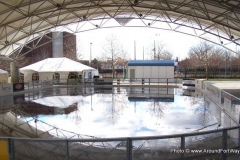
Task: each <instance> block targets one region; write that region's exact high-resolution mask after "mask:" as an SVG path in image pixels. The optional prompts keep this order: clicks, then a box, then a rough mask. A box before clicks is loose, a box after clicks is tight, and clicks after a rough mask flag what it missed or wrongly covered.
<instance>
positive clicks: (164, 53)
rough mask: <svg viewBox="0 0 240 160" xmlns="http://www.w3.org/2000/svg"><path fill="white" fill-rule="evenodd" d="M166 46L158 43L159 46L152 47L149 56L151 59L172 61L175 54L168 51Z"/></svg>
mask: <svg viewBox="0 0 240 160" xmlns="http://www.w3.org/2000/svg"><path fill="white" fill-rule="evenodd" d="M165 46H166V45H165V44H164V43H161V42H158V43H157V44H154V45H153V46H151V47H150V50H148V55H149V56H150V59H157V60H160V59H163V60H171V59H172V56H173V54H172V53H171V52H170V51H168V50H166V49H165V48H166V47H165Z"/></svg>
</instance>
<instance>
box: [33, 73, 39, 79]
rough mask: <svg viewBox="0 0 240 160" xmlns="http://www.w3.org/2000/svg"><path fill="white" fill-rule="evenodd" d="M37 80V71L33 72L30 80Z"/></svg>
mask: <svg viewBox="0 0 240 160" xmlns="http://www.w3.org/2000/svg"><path fill="white" fill-rule="evenodd" d="M38 80H39V74H38V73H33V74H32V81H38Z"/></svg>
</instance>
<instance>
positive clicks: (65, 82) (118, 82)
mask: <svg viewBox="0 0 240 160" xmlns="http://www.w3.org/2000/svg"><path fill="white" fill-rule="evenodd" d="M180 83H181V80H180V79H173V78H151V79H150V78H135V79H120V78H118V79H112V78H103V79H101V78H81V79H54V80H37V81H30V82H23V83H17V84H12V86H10V87H12V88H13V89H12V90H11V89H10V90H9V91H8V92H1V90H0V95H4V94H10V93H12V92H19V91H23V90H34V89H39V88H47V87H56V86H64V87H65V86H66V87H68V86H74V85H85V86H89V85H94V86H101V85H105V86H106V85H110V86H141V87H146V86H151V85H152V86H154V85H158V86H162V87H169V85H171V86H173V87H177V85H179V84H180ZM18 84H20V85H23V88H21V89H17V87H16V85H18ZM3 85H4V84H3ZM6 85H11V84H6ZM6 87H9V86H6Z"/></svg>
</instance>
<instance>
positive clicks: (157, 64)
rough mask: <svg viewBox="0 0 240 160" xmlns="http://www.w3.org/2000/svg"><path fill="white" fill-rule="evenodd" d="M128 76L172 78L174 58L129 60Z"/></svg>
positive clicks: (132, 77) (131, 77) (133, 77)
mask: <svg viewBox="0 0 240 160" xmlns="http://www.w3.org/2000/svg"><path fill="white" fill-rule="evenodd" d="M128 78H130V79H135V78H144V79H149V78H150V79H167V78H168V79H172V78H174V60H130V61H129V62H128Z"/></svg>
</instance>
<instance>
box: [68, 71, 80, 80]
mask: <svg viewBox="0 0 240 160" xmlns="http://www.w3.org/2000/svg"><path fill="white" fill-rule="evenodd" d="M75 78H78V73H77V72H70V73H69V74H68V79H75Z"/></svg>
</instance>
